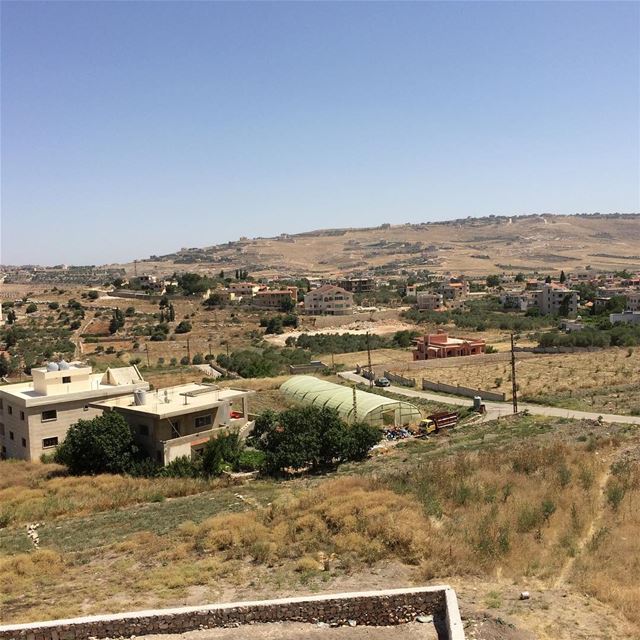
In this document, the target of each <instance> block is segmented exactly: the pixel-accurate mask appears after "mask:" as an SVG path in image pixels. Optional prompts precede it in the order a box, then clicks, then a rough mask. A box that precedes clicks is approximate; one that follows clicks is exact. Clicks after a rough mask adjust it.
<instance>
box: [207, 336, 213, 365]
mask: <svg viewBox="0 0 640 640" xmlns="http://www.w3.org/2000/svg"><path fill="white" fill-rule="evenodd" d="M207 342H208V343H209V359H210V360H211V359H212V358H213V354H212V353H211V336H209V340H207Z"/></svg>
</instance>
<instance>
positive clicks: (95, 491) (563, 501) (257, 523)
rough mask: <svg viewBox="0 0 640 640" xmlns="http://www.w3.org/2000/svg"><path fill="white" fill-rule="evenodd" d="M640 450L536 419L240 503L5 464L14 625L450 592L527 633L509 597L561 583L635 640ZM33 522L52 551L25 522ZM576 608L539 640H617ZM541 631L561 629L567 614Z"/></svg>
mask: <svg viewBox="0 0 640 640" xmlns="http://www.w3.org/2000/svg"><path fill="white" fill-rule="evenodd" d="M639 450H640V449H639V441H638V437H637V435H636V434H635V433H634V432H633V430H631V429H626V428H616V427H609V428H607V429H606V430H605V429H604V428H603V427H600V426H598V425H597V424H595V423H574V422H570V421H566V420H557V419H556V420H552V419H535V418H533V417H530V416H526V417H519V418H509V419H506V420H500V421H499V422H494V423H485V424H482V425H476V426H474V427H468V428H460V429H458V430H455V431H453V432H451V433H450V434H448V435H443V436H442V437H437V438H432V439H430V440H428V441H413V442H407V443H403V444H400V445H399V446H397V447H394V448H393V449H390V450H385V451H384V452H383V453H380V454H379V455H376V456H374V457H372V458H371V459H370V460H368V461H366V462H365V463H352V464H349V465H345V466H343V467H341V468H340V469H339V471H338V472H337V473H336V474H332V476H331V477H322V476H316V477H309V478H302V479H298V480H292V481H288V482H273V481H260V482H253V483H250V484H247V485H245V486H242V487H237V486H236V487H225V486H222V485H220V484H218V485H215V486H214V487H202V486H200V487H195V486H189V487H185V486H184V485H181V486H179V487H178V486H173V485H171V484H170V483H166V482H167V481H162V482H163V483H166V484H164V485H162V486H161V485H159V484H154V483H156V481H148V480H140V479H131V478H129V479H114V478H112V477H104V478H103V477H98V478H93V479H82V480H76V479H70V478H64V477H51V478H49V477H47V472H48V471H49V470H52V471H54V472H59V469H56V468H55V467H53V468H50V467H45V466H42V465H26V464H22V465H19V466H14V465H15V463H7V462H2V463H0V477H2V478H6V477H8V476H9V475H11V476H15V477H16V478H19V483H18V484H17V485H16V486H14V487H11V486H9V485H10V484H12V483H11V482H8V481H6V480H5V481H4V482H3V485H2V489H1V490H2V491H12V492H13V493H12V498H11V499H12V504H13V508H14V510H15V511H14V512H15V513H16V514H17V513H21V514H22V515H21V516H20V517H17V518H16V519H15V520H11V521H9V522H8V523H7V526H6V527H5V528H4V529H2V530H0V594H1V595H0V617H1V618H2V620H3V621H6V622H11V621H22V620H27V619H35V618H48V617H51V616H56V617H61V616H68V615H77V614H83V613H87V614H88V613H97V612H99V611H119V610H129V609H132V608H144V607H149V606H162V605H178V604H197V603H199V602H208V601H216V600H227V601H229V600H235V599H241V598H247V597H268V596H273V595H276V594H282V595H286V594H292V593H300V592H301V591H302V590H305V591H318V590H322V591H330V590H341V589H345V588H377V587H378V586H381V585H382V586H388V585H390V584H394V585H396V586H397V585H398V584H410V583H425V582H444V581H449V580H451V581H452V582H454V583H460V584H462V585H464V584H467V583H468V584H474V585H476V591H475V592H474V594H475V595H474V598H475V599H480V600H481V604H482V605H483V606H485V607H489V608H490V609H492V610H493V609H495V610H496V611H497V612H500V614H501V615H502V613H504V615H510V616H512V618H513V619H514V620H515V621H516V622H519V623H520V624H522V625H523V628H525V629H526V628H528V627H527V626H526V620H527V619H528V618H527V616H530V615H533V614H531V612H530V610H529V609H528V610H527V612H528V613H527V614H526V615H524V614H522V615H521V613H519V612H518V609H517V607H515V606H514V605H513V604H511V603H509V602H507V599H506V598H505V596H504V595H501V594H503V593H505V592H506V593H508V592H509V591H511V592H513V591H515V590H517V589H518V588H519V587H521V588H530V589H534V588H535V589H538V590H540V591H541V592H542V591H545V590H550V591H552V592H553V593H557V589H558V585H557V583H558V580H559V579H560V578H561V577H562V576H565V577H564V578H563V580H565V582H563V584H562V588H563V589H565V590H567V591H568V592H569V593H573V589H574V588H576V587H577V588H578V589H579V590H580V591H581V592H583V591H584V592H587V593H591V594H592V595H593V596H595V597H596V598H598V599H599V600H601V601H602V602H603V603H604V604H603V605H598V606H599V607H601V608H603V610H606V611H607V612H608V613H607V616H610V617H612V618H615V615H614V612H615V611H617V612H618V615H620V616H621V621H620V622H619V624H618V623H616V624H617V628H616V631H617V633H618V635H617V637H620V638H633V637H637V636H634V635H633V634H634V633H636V632H634V631H632V630H631V627H630V626H629V625H631V624H634V625H637V626H636V631H637V632H639V633H640V618H639V617H638V614H637V611H636V610H635V607H633V606H632V603H633V602H634V599H635V600H637V598H638V597H640V583H639V581H638V579H637V576H638V572H637V571H636V570H635V569H634V567H633V562H626V563H625V562H624V559H623V557H622V556H620V553H621V552H622V551H624V553H625V554H627V555H626V557H628V558H637V557H639V554H640V547H639V546H638V545H640V541H639V540H638V537H637V536H632V535H630V534H631V532H632V530H633V527H634V526H637V522H636V520H635V515H634V513H635V511H634V509H635V508H636V507H637V504H638V502H637V501H638V491H640V488H639V487H638V481H637V478H638V461H637V459H638V451H639ZM624 460H627V461H628V462H627V463H624V464H620V461H623V462H624ZM616 465H617V466H616ZM13 469H16V470H17V471H16V473H15V474H13V473H11V471H12V470H13ZM7 470H8V471H7ZM45 470H46V471H45ZM54 475H55V474H54ZM177 482H179V483H183V482H184V481H182V480H180V481H177ZM619 487H622V489H620V488H619ZM63 488H64V489H63ZM203 488H204V489H206V491H202V489H203ZM172 491H173V492H174V493H172ZM194 491H198V493H195V494H194V495H188V494H189V493H193V492H194ZM34 492H35V493H34ZM620 492H622V494H621V497H618V496H619V495H620ZM106 494H108V496H107V495H106ZM171 495H174V496H177V497H173V498H171V497H170V496H171ZM179 496H182V497H179ZM56 500H58V501H63V504H64V505H66V506H65V507H64V508H62V507H61V508H59V509H56V508H54V507H51V506H50V505H55V504H56ZM100 500H103V501H104V502H102V503H101V502H100ZM99 509H100V510H99ZM31 517H33V519H34V520H35V519H38V520H39V521H40V522H42V523H43V524H42V526H41V527H40V529H39V533H40V540H41V546H40V549H39V550H34V549H33V548H31V543H30V541H29V539H28V538H27V536H26V535H25V529H24V528H23V526H22V525H21V524H20V523H24V522H25V518H26V519H27V520H30V519H31ZM603 527H606V529H607V531H606V533H602V532H601V529H602V528H603ZM618 556H620V557H618ZM609 559H613V561H609ZM603 563H605V564H607V568H606V570H603ZM478 578H482V580H481V581H480V582H478ZM478 584H480V585H484V586H480V587H479V588H477V585H478ZM509 585H511V586H510V587H509ZM574 585H576V587H574ZM465 597H471V595H470V594H469V595H468V596H465ZM572 597H573V596H572ZM463 602H464V601H463ZM568 602H569V601H567V603H568ZM541 604H542V601H541V602H540V603H538V604H535V605H534V606H540V605H541ZM550 606H551V605H550ZM573 606H575V607H577V608H576V611H575V614H576V616H577V618H578V619H579V620H580V615H581V611H582V610H581V608H580V607H583V608H584V611H583V612H582V613H583V615H584V619H583V620H582V622H579V624H578V623H576V624H577V626H576V632H575V634H574V635H573V636H568V635H566V634H564V635H563V633H560V632H558V633H556V632H555V631H554V632H553V633H551V632H548V634H544V633H543V634H541V635H538V637H540V638H547V637H548V638H551V637H553V638H569V637H573V638H587V637H589V638H596V637H598V638H599V637H602V638H604V637H607V636H606V635H597V634H592V635H584V633H587V632H588V631H591V632H592V631H593V629H590V630H589V629H587V628H586V627H585V626H584V624H586V623H585V622H584V621H585V620H590V618H589V616H590V615H591V612H592V610H593V607H592V606H591V607H587V606H586V605H585V604H584V602H582V603H581V604H580V603H579V602H578V600H576V601H575V603H574V605H573ZM535 615H536V616H538V617H537V618H536V619H537V620H538V622H540V620H541V618H540V616H543V617H544V616H546V618H547V621H546V622H547V626H548V628H549V629H553V630H557V629H561V627H562V624H561V623H562V621H561V620H560V616H561V612H560V611H555V612H553V615H554V616H556V618H549V616H550V615H551V613H550V611H549V610H543V608H542V607H541V606H540V609H539V610H537V613H536V614H535ZM518 616H520V618H519V617H518ZM625 618H626V619H627V620H628V621H629V622H624V619H625ZM580 625H583V626H580Z"/></svg>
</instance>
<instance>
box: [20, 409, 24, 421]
mask: <svg viewBox="0 0 640 640" xmlns="http://www.w3.org/2000/svg"><path fill="white" fill-rule="evenodd" d="M20 420H24V411H21V412H20Z"/></svg>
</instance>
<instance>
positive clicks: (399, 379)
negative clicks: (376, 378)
mask: <svg viewBox="0 0 640 640" xmlns="http://www.w3.org/2000/svg"><path fill="white" fill-rule="evenodd" d="M384 377H385V378H386V379H387V380H390V381H391V382H393V383H395V384H400V385H402V386H403V387H415V386H416V379H415V378H405V377H404V376H401V375H399V374H397V373H391V371H385V372H384Z"/></svg>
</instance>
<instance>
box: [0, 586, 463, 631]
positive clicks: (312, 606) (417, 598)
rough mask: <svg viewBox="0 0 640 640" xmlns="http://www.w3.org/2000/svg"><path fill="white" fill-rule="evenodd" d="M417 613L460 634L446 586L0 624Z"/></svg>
mask: <svg viewBox="0 0 640 640" xmlns="http://www.w3.org/2000/svg"><path fill="white" fill-rule="evenodd" d="M419 615H439V616H442V617H443V618H444V620H445V623H446V627H447V630H448V633H447V635H448V638H449V640H464V632H463V628H462V622H461V620H460V613H459V611H458V606H457V600H456V597H455V592H453V590H452V589H450V588H449V587H447V586H434V587H421V588H415V589H391V590H387V591H370V592H361V593H345V594H329V595H321V596H308V597H301V598H283V599H279V600H263V601H257V602H234V603H230V604H217V605H201V606H196V607H181V608H176V609H161V610H156V611H138V612H131V613H122V614H114V615H105V616H89V617H85V618H73V619H70V620H53V621H49V622H36V623H27V624H19V625H6V626H0V640H88V639H89V638H106V637H110V638H118V637H130V636H133V635H136V636H142V635H147V634H157V633H183V632H186V631H192V630H194V629H199V628H202V627H205V628H212V627H232V626H238V625H250V624H252V623H257V622H284V621H292V622H307V623H316V622H320V621H321V622H325V623H335V624H346V623H347V622H348V621H349V620H355V621H356V622H357V623H358V624H360V625H377V626H381V625H397V624H403V623H406V622H411V621H413V620H415V618H416V616H419ZM247 636H248V637H249V636H250V632H248V633H247Z"/></svg>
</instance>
